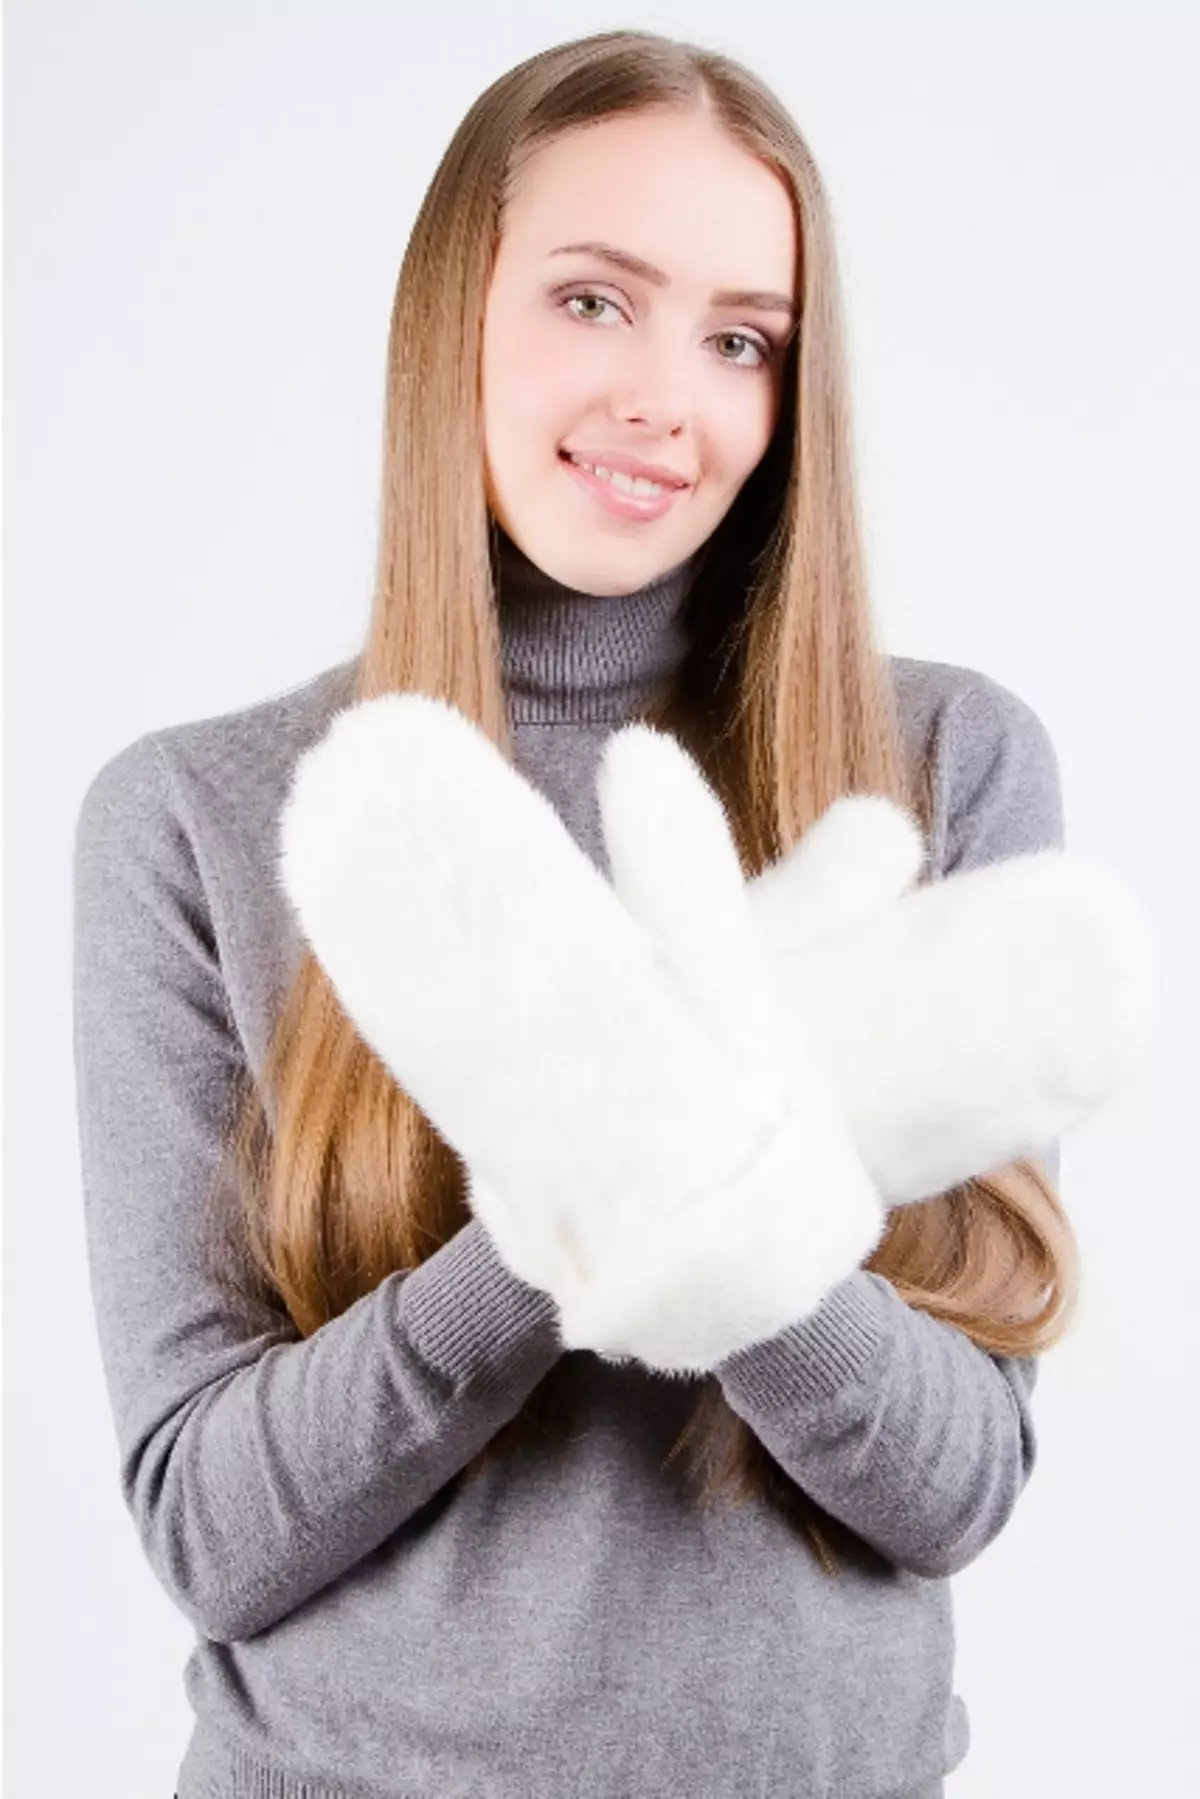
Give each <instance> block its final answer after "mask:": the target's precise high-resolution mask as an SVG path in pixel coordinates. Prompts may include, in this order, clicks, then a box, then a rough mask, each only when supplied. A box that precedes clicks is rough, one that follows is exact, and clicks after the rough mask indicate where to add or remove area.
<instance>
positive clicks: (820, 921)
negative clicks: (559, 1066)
mask: <svg viewBox="0 0 1200 1799" xmlns="http://www.w3.org/2000/svg"><path fill="white" fill-rule="evenodd" d="M689 766H690V765H689V764H687V763H686V762H685V761H684V760H683V752H682V751H681V750H680V748H679V746H678V744H677V743H676V741H675V739H673V738H671V737H669V736H666V735H665V734H662V733H659V732H657V731H654V730H652V729H651V728H650V727H648V726H646V725H643V724H631V725H626V726H623V727H622V728H621V729H620V730H618V731H616V732H614V733H613V734H612V735H611V736H610V737H609V739H608V741H607V743H606V744H605V746H604V751H603V754H602V757H601V762H600V769H599V773H598V777H597V792H598V795H599V799H600V806H601V816H602V821H603V827H604V835H605V842H606V847H607V849H608V852H609V862H610V866H611V869H612V877H613V882H614V885H615V886H616V889H617V891H618V893H619V894H620V895H621V898H622V899H623V900H624V902H625V905H626V907H627V908H628V909H629V910H630V911H631V912H632V913H633V914H634V915H635V916H636V917H638V918H639V919H640V920H641V921H642V923H643V924H644V925H645V926H646V927H647V929H648V930H649V931H650V932H651V934H652V936H653V937H654V938H655V940H656V941H657V942H658V944H659V945H660V953H661V954H663V955H665V956H671V955H672V954H673V946H674V945H679V946H681V954H680V960H679V967H678V969H677V971H676V972H677V977H678V979H679V980H680V981H683V982H687V981H689V980H690V981H696V980H700V979H703V974H704V967H705V962H704V956H703V943H702V941H697V938H696V933H697V932H699V933H701V936H702V933H703V930H704V922H705V919H704V911H703V906H702V904H700V903H699V902H698V900H697V897H696V895H695V893H694V892H692V891H691V890H689V888H688V885H687V883H686V880H683V881H681V878H680V869H681V866H682V864H681V860H680V849H679V844H678V843H677V841H676V837H675V824H674V819H675V817H676V815H682V813H683V812H684V811H685V810H686V794H685V793H684V792H683V791H682V789H683V788H684V787H685V786H686V783H687V779H688V771H689ZM690 778H691V779H692V780H699V779H700V778H701V777H700V775H699V772H698V771H695V770H692V771H691V773H690ZM924 860H925V846H924V844H923V841H922V838H921V833H920V830H919V828H918V826H917V824H916V822H915V820H913V819H912V818H911V817H910V816H909V815H908V813H907V812H905V811H904V810H903V808H901V807H899V806H897V805H894V804H893V803H892V802H891V801H890V800H888V799H885V798H884V797H882V796H881V795H874V794H855V795H847V796H845V797H843V798H841V799H839V800H837V801H835V802H834V804H833V805H832V806H830V807H829V808H828V810H827V811H826V812H825V813H824V814H823V815H822V817H821V818H819V819H818V820H817V821H816V823H815V824H814V825H812V826H811V827H810V828H809V829H808V830H807V831H806V832H805V833H804V835H803V837H802V838H801V839H800V840H799V842H798V843H797V844H796V845H795V846H794V847H793V848H792V849H791V850H790V851H789V852H788V854H787V855H786V856H784V857H782V858H781V859H780V860H779V861H778V862H776V863H774V864H773V865H772V866H771V867H769V868H768V869H766V870H764V872H763V873H762V874H760V875H757V876H756V877H755V878H754V879H753V880H752V881H751V882H750V883H749V891H750V900H751V908H752V911H753V914H754V918H755V922H756V924H757V926H758V928H759V931H760V933H761V938H762V943H763V947H764V951H765V954H766V957H767V962H768V966H769V970H770V985H771V989H772V995H773V999H774V1002H775V1023H776V1026H777V1028H778V1029H779V1030H780V1032H781V1044H780V1049H781V1055H782V1060H783V1062H784V1064H785V1065H787V1064H788V1063H794V1064H795V1065H797V1066H798V1067H799V1068H800V1070H801V1071H803V1070H804V1069H805V1068H807V1067H808V1066H809V1065H811V1064H815V1065H816V1066H818V1067H819V1068H820V1071H821V1074H822V1076H823V1077H824V1078H825V1080H826V1081H827V1082H828V1084H829V1087H830V1089H831V1090H832V1092H833V1094H834V1095H835V1097H836V1099H837V1102H838V1105H839V1106H840V1108H841V1109H842V1111H843V1113H844V1116H845V1118H846V1122H847V1125H848V1127H849V1130H850V1135H851V1137H852V1139H853V1141H854V1145H855V1147H856V1149H857V1150H858V1152H859V1155H860V1156H861V1157H862V1160H863V1163H864V1165H865V1166H866V1169H867V1171H868V1173H869V1174H870V1176H871V1179H872V1181H873V1182H874V1183H875V1186H876V1188H877V1190H878V1191H879V1194H880V1196H881V1198H882V1199H883V1200H884V1202H885V1204H886V1205H887V1206H888V1207H889V1208H890V1207H892V1206H896V1205H904V1204H908V1203H911V1202H913V1201H917V1200H921V1199H928V1198H931V1197H932V1196H933V1195H935V1194H937V1193H941V1192H945V1191H946V1190H947V1189H948V1188H950V1187H953V1186H955V1185H957V1184H958V1183H959V1182H961V1181H964V1180H966V1179H968V1178H970V1177H971V1176H972V1175H980V1174H985V1173H987V1172H989V1171H990V1170H992V1169H995V1168H999V1167H1000V1166H1002V1165H1003V1164H1004V1163H1006V1162H1010V1161H1013V1160H1015V1159H1016V1158H1017V1157H1018V1156H1023V1155H1030V1156H1036V1155H1038V1154H1039V1153H1041V1152H1044V1151H1045V1150H1046V1149H1048V1148H1049V1147H1050V1145H1052V1144H1053V1143H1055V1142H1056V1141H1057V1140H1058V1139H1059V1138H1060V1137H1062V1136H1063V1135H1064V1134H1065V1133H1066V1132H1067V1131H1069V1130H1070V1129H1072V1127H1073V1126H1075V1125H1076V1124H1078V1123H1079V1122H1080V1121H1081V1120H1082V1119H1083V1118H1085V1117H1086V1116H1088V1115H1089V1114H1090V1113H1091V1112H1092V1111H1094V1110H1095V1108H1096V1107H1097V1106H1098V1105H1100V1104H1101V1103H1102V1102H1103V1101H1104V1100H1105V1099H1107V1098H1108V1097H1109V1095H1110V1094H1112V1093H1113V1092H1114V1091H1115V1090H1116V1089H1117V1088H1118V1087H1119V1086H1120V1085H1121V1084H1122V1082H1123V1081H1124V1080H1125V1079H1126V1078H1127V1077H1128V1075H1129V1074H1130V1073H1131V1072H1132V1071H1133V1070H1134V1068H1135V1067H1136V1065H1137V1063H1138V1061H1139V1060H1140V1058H1141V1057H1142V1055H1143V1054H1144V1051H1145V1048H1146V1045H1147V1043H1148V1041H1149V1037H1150V1023H1151V1019H1152V1015H1153V1010H1154V1006H1155V1002H1156V999H1157V993H1158V964H1157V954H1156V950H1155V947H1154V942H1153V939H1152V936H1151V933H1150V930H1149V926H1148V924H1147V922H1146V920H1145V918H1144V917H1143V915H1142V913H1141V911H1140V909H1139V908H1138V906H1137V904H1136V903H1135V901H1134V899H1133V897H1132V895H1131V894H1130V893H1129V892H1128V891H1127V890H1126V888H1125V887H1124V886H1123V885H1122V883H1121V882H1120V881H1119V880H1118V879H1117V877H1116V876H1115V875H1113V874H1112V873H1111V872H1110V871H1109V870H1108V869H1106V868H1104V867H1102V866H1100V865H1098V864H1093V863H1091V862H1088V861H1087V860H1085V859H1083V858H1081V857H1078V856H1075V855H1072V854H1068V853H1067V852H1065V851H1063V850H1059V849H1045V850H1038V851H1035V852H1031V853H1029V854H1026V855H1019V856H1012V857H1009V858H1007V859H1005V860H1004V861H1000V862H995V863H991V864H988V865H987V866H985V867H981V868H975V869H971V870H969V871H967V872H964V873H960V874H952V875H950V876H948V877H946V878H945V879H943V880H940V881H936V882H934V883H932V884H931V885H928V886H922V887H916V886H914V883H915V882H916V880H917V877H918V875H919V873H920V872H921V868H922V866H923V863H924ZM700 878H701V877H700V871H699V870H697V871H696V879H697V881H698V880H699V879H700ZM716 1001H717V995H716V994H714V995H713V1000H712V1003H714V1004H715V1003H716Z"/></svg>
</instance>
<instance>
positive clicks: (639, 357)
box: [609, 340, 692, 437]
mask: <svg viewBox="0 0 1200 1799" xmlns="http://www.w3.org/2000/svg"><path fill="white" fill-rule="evenodd" d="M683 361H684V357H683V356H682V355H680V356H678V357H676V356H673V355H672V353H671V351H670V350H669V349H666V348H665V347H664V346H663V344H662V342H661V341H659V342H657V343H651V342H650V341H649V340H647V341H646V342H644V343H643V344H641V345H638V346H636V347H635V346H634V345H630V346H629V349H628V351H627V353H626V356H625V358H624V359H623V361H622V365H621V369H620V373H619V376H618V377H617V378H616V379H614V382H613V387H612V392H611V396H610V401H609V404H610V406H611V408H612V414H613V417H614V418H616V419H619V420H620V421H621V422H622V423H623V424H637V425H642V426H644V427H645V428H646V430H647V433H648V434H650V435H654V436H661V437H678V435H679V434H680V432H681V431H683V430H684V429H685V427H686V425H687V423H688V420H689V418H690V416H691V410H692V400H691V395H690V390H689V388H688V383H687V377H686V375H685V373H684V369H683V366H682V365H683Z"/></svg>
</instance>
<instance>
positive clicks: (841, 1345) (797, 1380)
mask: <svg viewBox="0 0 1200 1799" xmlns="http://www.w3.org/2000/svg"><path fill="white" fill-rule="evenodd" d="M897 1303H899V1301H898V1296H897V1294H896V1291H895V1289H894V1287H893V1286H892V1285H891V1283H890V1282H889V1281H888V1280H887V1279H886V1278H885V1277H884V1276H883V1275H882V1274H874V1273H872V1272H870V1271H868V1270H867V1269H865V1268H856V1269H855V1271H854V1273H853V1274H850V1275H847V1276H846V1278H845V1280H841V1281H839V1282H838V1283H837V1285H836V1286H835V1287H831V1288H830V1289H829V1291H828V1293H826V1295H825V1296H824V1298H823V1299H822V1300H821V1302H820V1304H819V1305H818V1306H817V1307H816V1308H815V1310H813V1311H812V1312H810V1313H809V1314H808V1316H807V1317H806V1318H802V1319H801V1320H800V1321H799V1323H798V1324H789V1325H788V1326H787V1328H786V1329H785V1330H782V1331H779V1332H778V1333H777V1334H776V1335H775V1336H774V1337H769V1338H767V1339H766V1341H765V1342H762V1343H753V1344H751V1345H750V1347H749V1348H748V1349H739V1350H736V1351H735V1352H734V1354H733V1355H731V1356H726V1358H725V1360H724V1361H723V1362H719V1363H718V1364H717V1366H716V1368H715V1369H714V1370H713V1372H714V1373H715V1374H716V1376H717V1378H718V1380H719V1381H720V1382H721V1386H722V1388H723V1390H724V1391H725V1393H726V1395H727V1396H728V1397H729V1399H730V1400H731V1401H733V1400H734V1399H739V1400H742V1401H743V1402H744V1403H745V1405H746V1407H747V1408H748V1409H751V1410H757V1411H771V1410H777V1409H780V1408H783V1407H787V1406H796V1405H816V1404H819V1403H820V1402H821V1401H822V1400H826V1399H831V1398H833V1397H834V1395H836V1394H837V1393H839V1392H841V1391H842V1390H843V1389H844V1388H846V1387H847V1386H850V1385H853V1384H854V1383H856V1382H859V1381H861V1380H863V1379H865V1378H866V1377H868V1376H869V1375H870V1373H871V1370H872V1369H873V1368H874V1366H875V1364H876V1362H877V1360H878V1358H879V1356H880V1355H881V1354H882V1353H883V1351H884V1349H885V1347H886V1345H887V1344H888V1343H889V1342H890V1341H891V1337H892V1331H893V1313H894V1307H895V1306H896V1305H897Z"/></svg>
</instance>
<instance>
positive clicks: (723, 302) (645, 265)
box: [550, 242, 800, 324]
mask: <svg viewBox="0 0 1200 1799" xmlns="http://www.w3.org/2000/svg"><path fill="white" fill-rule="evenodd" d="M550 254H551V256H595V257H597V258H598V259H599V260H600V261H601V262H611V263H614V264H615V265H616V267H617V268H619V269H627V270H628V271H629V273H630V274H631V275H640V276H641V278H642V280H643V281H649V282H652V283H653V285H654V286H655V287H667V286H669V285H670V279H671V278H670V276H669V275H666V274H664V272H663V271H662V269H656V268H655V266H654V264H653V263H652V262H644V261H643V260H642V258H641V257H640V256H634V255H633V253H632V252H631V251H629V250H618V249H617V247H616V245H615V244H605V243H595V242H589V243H585V244H560V245H559V247H558V249H557V250H551V252H550ZM711 304H712V305H713V306H750V307H753V308H754V309H755V310H756V311H761V312H785V313H786V314H787V316H788V318H789V319H790V320H791V321H792V323H793V324H795V322H796V320H797V318H798V317H799V316H800V309H799V307H798V306H797V305H796V303H795V301H793V300H790V299H789V298H788V296H787V295H786V294H777V293H772V292H771V291H770V290H769V289H766V290H764V289H758V288H721V289H720V290H719V291H718V292H717V293H715V294H714V295H713V296H712V301H711Z"/></svg>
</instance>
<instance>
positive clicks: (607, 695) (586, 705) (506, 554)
mask: <svg viewBox="0 0 1200 1799" xmlns="http://www.w3.org/2000/svg"><path fill="white" fill-rule="evenodd" d="M492 542H493V546H494V549H493V555H494V565H493V566H494V569H495V580H496V604H497V611H498V615H499V619H500V638H501V655H502V663H503V669H504V680H505V685H506V688H507V691H508V695H509V711H510V716H511V719H512V722H513V724H550V723H555V724H558V723H571V724H595V723H612V724H622V723H624V722H626V721H627V720H629V719H631V718H633V717H634V716H636V714H637V713H639V712H640V711H641V710H642V708H643V707H644V706H646V705H647V704H648V703H649V701H650V700H651V699H652V698H654V697H655V695H656V694H657V693H658V692H659V691H660V689H661V688H662V686H663V685H664V684H665V683H666V682H667V681H668V680H669V679H670V678H671V677H672V676H673V675H674V674H675V672H676V670H677V669H678V668H679V666H680V664H681V663H682V661H683V658H684V655H685V653H686V651H687V647H688V640H687V636H686V634H685V632H684V629H683V624H682V621H681V618H680V611H681V606H682V602H683V599H684V597H685V595H686V593H687V591H688V588H689V586H690V584H691V579H692V576H693V574H694V572H695V570H696V568H697V566H698V563H699V558H700V552H699V551H697V552H696V553H695V554H694V555H692V556H691V557H689V558H688V559H687V561H685V562H681V563H678V564H677V565H676V566H675V567H674V568H671V569H668V570H667V571H666V572H665V573H664V574H662V575H658V576H656V577H655V579H654V580H653V581H649V582H647V584H646V585H645V586H644V587H639V588H637V589H636V590H635V591H634V592H633V593H624V594H617V595H609V594H588V593H581V592H579V591H577V590H576V589H575V588H572V587H565V586H563V584H562V583H561V582H559V581H556V580H555V579H554V578H553V577H552V576H550V575H548V574H546V573H545V571H544V570H543V569H541V568H539V567H538V566H537V564H536V563H534V562H531V561H530V559H529V557H528V556H526V555H525V553H524V552H523V551H522V550H520V549H518V547H517V545H516V544H515V543H514V542H513V540H512V538H511V537H509V535H508V533H507V532H506V531H504V530H502V529H501V528H500V527H499V526H496V527H495V528H494V530H493V533H492Z"/></svg>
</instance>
